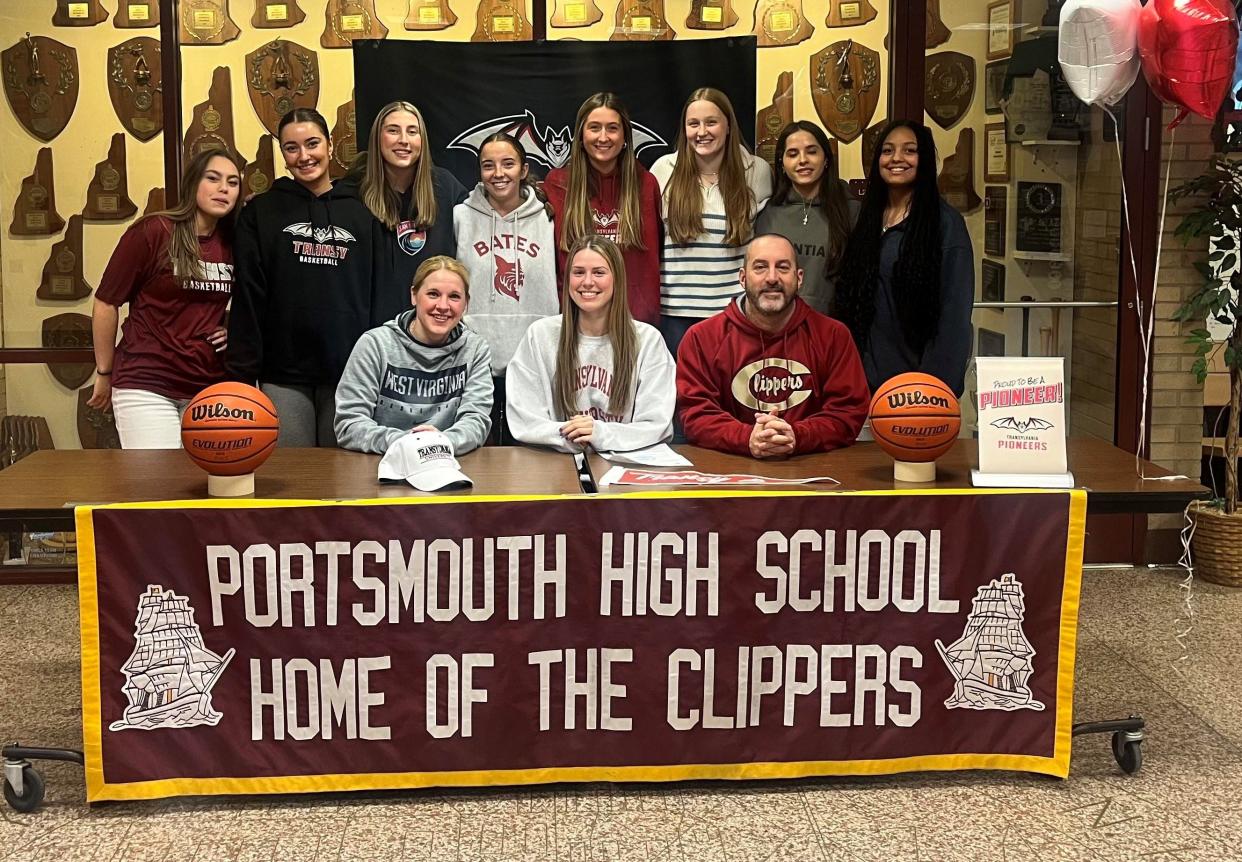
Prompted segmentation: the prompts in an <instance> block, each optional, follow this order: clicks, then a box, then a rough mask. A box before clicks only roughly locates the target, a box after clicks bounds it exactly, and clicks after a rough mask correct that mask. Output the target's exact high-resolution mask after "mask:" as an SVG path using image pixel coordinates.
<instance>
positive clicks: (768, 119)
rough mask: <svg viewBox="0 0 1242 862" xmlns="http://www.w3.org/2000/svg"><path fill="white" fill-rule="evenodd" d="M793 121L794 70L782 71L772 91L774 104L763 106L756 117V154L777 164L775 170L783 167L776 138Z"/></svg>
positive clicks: (770, 163) (770, 162) (772, 163)
mask: <svg viewBox="0 0 1242 862" xmlns="http://www.w3.org/2000/svg"><path fill="white" fill-rule="evenodd" d="M792 122H793V72H781V73H780V74H779V75H778V76H777V77H776V89H775V90H773V91H772V104H770V105H768V106H767V107H766V108H761V109H760V110H759V115H758V116H757V117H756V118H755V137H756V138H757V139H758V143H756V144H755V155H757V156H759V157H760V158H761V159H763V160H764V161H765V162H767V163H768V164H769V165H775V167H774V168H773V170H780V169H781V166H780V164H779V163H778V162H777V160H776V159H777V156H776V139H777V138H779V137H780V134H781V129H783V128H785V127H786V126H788V125H789V124H790V123H792Z"/></svg>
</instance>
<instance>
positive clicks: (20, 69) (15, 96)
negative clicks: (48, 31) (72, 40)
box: [0, 33, 78, 141]
mask: <svg viewBox="0 0 1242 862" xmlns="http://www.w3.org/2000/svg"><path fill="white" fill-rule="evenodd" d="M0 64H3V68H4V94H5V95H6V96H7V97H8V100H9V105H10V106H11V107H12V108H13V114H14V115H15V116H16V117H17V120H18V122H20V123H21V124H22V126H23V127H24V128H25V129H26V131H28V132H30V134H32V135H34V136H35V137H36V138H38V139H39V140H41V141H50V140H52V138H54V137H56V136H57V135H59V134H60V133H61V132H62V131H64V128H65V126H66V124H68V122H69V118H70V117H72V116H73V109H74V108H75V107H76V106H77V104H78V52H77V50H76V49H74V48H71V47H69V46H68V45H65V44H63V43H61V42H57V41H56V40H55V39H52V38H50V37H48V36H31V35H30V34H29V33H27V34H26V35H25V36H24V37H23V38H21V39H19V40H18V41H17V42H16V44H14V45H13V46H12V47H11V48H8V49H6V50H5V51H4V52H3V53H0Z"/></svg>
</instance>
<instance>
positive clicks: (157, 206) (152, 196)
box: [142, 186, 168, 216]
mask: <svg viewBox="0 0 1242 862" xmlns="http://www.w3.org/2000/svg"><path fill="white" fill-rule="evenodd" d="M166 209H168V207H167V206H166V205H165V204H164V189H163V188H161V187H160V186H156V187H155V188H153V189H151V191H150V192H149V193H148V194H147V205H146V206H145V207H143V208H142V214H143V215H144V216H149V215H151V213H158V212H163V211H164V210H166Z"/></svg>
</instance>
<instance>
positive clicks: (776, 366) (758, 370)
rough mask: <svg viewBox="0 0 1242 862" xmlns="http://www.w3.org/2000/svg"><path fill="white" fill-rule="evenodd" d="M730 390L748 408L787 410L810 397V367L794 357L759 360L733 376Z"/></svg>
mask: <svg viewBox="0 0 1242 862" xmlns="http://www.w3.org/2000/svg"><path fill="white" fill-rule="evenodd" d="M732 390H733V397H734V398H736V399H737V400H738V402H739V403H741V404H745V405H746V406H747V407H749V408H751V409H752V410H763V411H767V410H788V409H789V408H791V407H796V406H797V405H799V404H801V403H802V402H803V401H805V400H806V399H807V398H809V397H810V396H811V369H809V368H807V367H806V366H805V365H803V364H802V363H801V362H798V361H797V360H794V359H760V360H759V361H757V362H752V363H750V364H749V365H747V366H745V367H743V368H742V369H741V370H740V371H738V373H737V374H735V375H734V376H733V385H732Z"/></svg>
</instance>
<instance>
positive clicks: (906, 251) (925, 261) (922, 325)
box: [836, 120, 942, 354]
mask: <svg viewBox="0 0 1242 862" xmlns="http://www.w3.org/2000/svg"><path fill="white" fill-rule="evenodd" d="M899 128H907V129H909V130H910V131H912V132H913V133H914V138H915V140H916V141H917V143H918V148H919V166H918V172H917V173H916V174H915V177H914V197H913V199H912V200H911V201H910V214H909V216H908V217H907V218H906V227H905V232H904V235H903V236H902V238H901V248H900V249H899V251H898V252H897V263H896V265H895V266H894V267H893V277H892V280H893V300H894V302H895V304H896V306H897V308H896V312H897V319H898V321H899V322H900V323H901V331H902V334H903V335H904V336H905V339H906V344H908V345H909V346H910V348H911V349H912V350H913V351H914V352H915V353H916V354H919V353H922V352H923V349H924V348H925V347H926V346H927V343H928V342H929V341H931V340H932V338H933V337H934V336H935V334H936V330H937V329H938V328H939V326H940V262H941V257H942V250H941V247H940V246H941V243H940V191H939V189H938V188H937V187H936V165H937V161H936V143H935V141H933V140H932V134H931V131H930V130H929V129H928V128H927V126H925V125H923V124H922V123H919V122H916V121H914V120H894V121H893V122H891V123H889V124H888V125H887V126H885V127H884V131H883V132H882V133H881V134H880V145H879V146H877V147H876V148H875V154H874V155H873V156H872V157H871V167H870V170H869V171H868V172H867V196H866V197H865V198H863V203H862V211H861V212H860V213H859V214H858V224H857V225H856V226H855V228H854V231H853V233H851V234H850V238H849V241H848V242H847V243H846V244H845V254H844V255H843V256H842V259H841V274H840V276H839V277H838V279H837V293H836V307H837V316H838V317H839V318H840V319H841V320H842V322H844V323H845V324H846V325H847V326H849V328H850V332H852V333H853V334H854V341H855V343H856V344H857V345H858V349H859V351H860V352H863V351H865V350H866V348H867V340H868V337H869V335H870V333H871V323H872V321H873V320H875V303H876V287H877V285H878V283H879V277H880V243H881V241H882V239H883V235H884V209H885V207H887V206H888V186H887V185H886V184H885V182H884V180H883V179H882V178H881V177H880V155H881V153H882V152H883V150H884V142H885V141H887V140H888V136H889V135H891V134H892V133H893V131H894V130H895V129H899Z"/></svg>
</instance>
